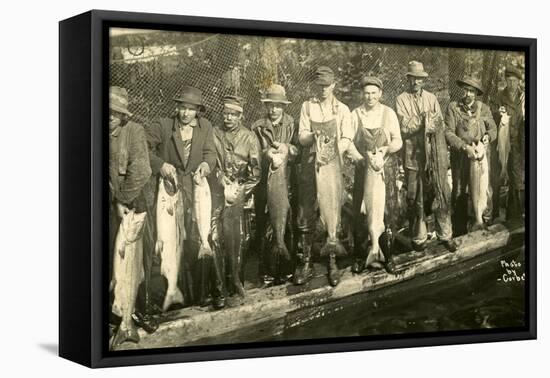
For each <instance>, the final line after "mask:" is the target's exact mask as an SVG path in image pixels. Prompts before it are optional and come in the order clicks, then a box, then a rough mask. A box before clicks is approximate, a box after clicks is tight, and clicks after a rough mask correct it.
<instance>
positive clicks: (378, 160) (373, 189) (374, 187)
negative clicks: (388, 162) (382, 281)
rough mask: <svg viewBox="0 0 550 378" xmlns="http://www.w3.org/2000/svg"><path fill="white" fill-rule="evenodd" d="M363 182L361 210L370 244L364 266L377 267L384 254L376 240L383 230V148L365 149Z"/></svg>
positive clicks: (382, 260) (384, 192) (384, 197)
mask: <svg viewBox="0 0 550 378" xmlns="http://www.w3.org/2000/svg"><path fill="white" fill-rule="evenodd" d="M365 163H366V168H365V169H366V172H365V184H364V188H365V190H364V193H363V203H362V206H361V212H362V213H364V214H366V216H367V231H368V233H369V237H370V240H371V246H370V248H369V251H368V255H367V262H366V264H365V267H368V266H369V265H373V266H375V267H379V266H378V264H379V263H380V262H384V261H385V259H384V255H383V254H382V250H381V249H380V244H379V242H378V240H379V238H380V236H381V235H382V233H383V232H384V229H385V227H384V208H385V206H386V184H385V182H384V153H383V148H378V149H376V150H374V151H367V159H366V162H365Z"/></svg>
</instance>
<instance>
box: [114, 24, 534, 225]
mask: <svg viewBox="0 0 550 378" xmlns="http://www.w3.org/2000/svg"><path fill="white" fill-rule="evenodd" d="M110 58H111V59H110V84H111V85H117V86H121V87H124V88H126V89H127V90H128V94H129V109H130V111H131V112H132V113H133V117H134V118H135V119H136V121H138V122H140V123H141V124H143V125H144V126H145V127H147V125H148V124H149V123H150V122H151V121H152V120H153V119H154V118H156V117H166V116H169V115H171V114H174V111H175V110H174V109H175V104H174V102H173V98H174V97H175V96H176V94H177V93H178V91H179V90H180V89H181V88H182V87H183V86H186V85H191V86H194V87H197V88H199V89H201V90H202V91H203V96H204V102H205V105H206V110H205V113H206V114H205V116H206V117H207V118H208V119H209V120H210V121H211V122H212V123H213V125H214V126H216V125H220V124H221V122H222V119H221V111H222V107H223V106H222V101H221V100H222V98H223V96H224V95H226V94H236V95H239V96H241V97H243V98H244V99H245V107H244V125H245V126H250V125H251V124H252V122H254V121H255V120H257V119H259V118H260V117H262V116H263V115H264V114H265V113H264V112H265V110H264V106H263V104H262V103H261V101H260V99H261V97H262V91H264V90H265V89H267V87H269V85H270V84H272V83H277V84H281V85H283V86H284V87H285V88H286V91H287V97H288V98H289V99H290V100H291V101H292V103H291V104H290V105H288V107H287V110H286V111H287V113H289V114H290V115H291V116H293V117H294V119H295V120H297V119H298V118H299V112H300V107H301V104H302V102H303V101H305V100H307V99H308V98H309V97H311V94H312V91H311V89H312V88H310V82H311V79H312V76H313V73H314V71H315V69H316V68H317V67H318V66H320V65H326V66H329V67H331V68H332V69H333V71H334V72H335V75H336V80H337V85H336V89H335V95H336V97H337V98H338V99H339V100H340V101H342V102H344V103H345V104H347V105H348V106H349V108H350V109H351V110H353V109H354V108H355V107H357V106H359V105H361V103H362V92H361V88H360V85H359V83H360V79H361V77H362V76H363V75H366V74H368V75H375V76H378V77H379V78H380V79H381V80H382V81H383V83H384V91H383V97H382V100H381V101H382V102H383V103H385V104H386V105H389V106H390V107H394V105H395V99H396V97H397V96H398V95H399V94H400V93H402V92H403V91H405V90H406V89H407V86H408V84H407V81H406V76H405V73H406V71H407V67H408V62H409V61H411V60H417V61H420V62H422V63H423V64H424V68H425V70H426V71H427V72H428V73H429V74H430V77H429V78H428V80H427V82H426V86H425V88H426V89H427V90H428V91H430V92H432V93H434V94H435V95H436V96H437V98H438V100H439V103H440V105H441V108H442V110H443V112H444V113H445V111H446V108H447V106H448V105H449V103H450V101H452V100H457V99H458V98H459V96H460V90H459V87H458V86H457V84H456V80H458V79H460V78H461V77H462V76H463V75H469V76H473V77H475V78H477V79H479V80H480V81H481V82H482V85H483V87H484V89H485V91H484V94H483V99H482V100H483V101H484V102H486V103H491V102H492V99H493V98H494V97H495V96H496V94H497V92H498V90H499V89H502V88H503V87H504V85H505V80H504V69H505V67H506V65H508V64H512V65H516V66H518V67H524V56H523V54H522V53H517V52H509V51H495V50H466V49H452V48H437V47H425V46H405V45H394V44H379V43H359V42H340V41H326V40H313V39H293V38H271V37H269V38H268V37H256V36H240V35H226V34H206V33H188V32H171V31H170V32H167V31H151V30H149V31H142V32H140V31H137V30H133V31H132V33H131V34H124V30H122V33H112V34H111V38H110ZM344 181H345V187H346V189H347V191H348V193H350V192H351V190H350V189H351V186H352V184H353V167H352V166H351V164H347V166H345V167H344ZM348 197H349V196H348ZM350 198H351V197H350ZM401 210H403V211H401V212H403V213H404V209H401ZM403 215H404V214H403Z"/></svg>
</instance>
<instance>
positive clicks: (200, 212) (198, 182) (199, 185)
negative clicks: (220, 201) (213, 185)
mask: <svg viewBox="0 0 550 378" xmlns="http://www.w3.org/2000/svg"><path fill="white" fill-rule="evenodd" d="M193 216H194V220H195V222H196V223H197V227H198V229H199V237H200V243H201V245H200V248H199V254H198V258H199V259H201V258H205V257H212V256H213V255H214V254H213V253H212V248H211V247H210V243H209V241H208V237H209V236H210V227H211V225H210V220H211V218H212V196H211V194H210V185H208V180H207V179H206V177H199V176H195V177H194V178H193Z"/></svg>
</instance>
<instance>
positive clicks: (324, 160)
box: [315, 130, 346, 256]
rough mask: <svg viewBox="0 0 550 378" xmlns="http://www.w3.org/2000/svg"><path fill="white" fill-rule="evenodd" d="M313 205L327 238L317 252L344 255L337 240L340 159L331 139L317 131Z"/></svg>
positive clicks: (339, 208) (340, 192) (340, 183)
mask: <svg viewBox="0 0 550 378" xmlns="http://www.w3.org/2000/svg"><path fill="white" fill-rule="evenodd" d="M315 153H316V163H315V166H316V169H315V181H316V184H317V201H318V203H319V212H320V213H321V222H322V223H323V225H324V226H325V229H326V230H327V233H328V238H327V241H326V243H325V245H324V246H323V247H322V248H321V255H322V256H325V255H330V254H336V255H345V254H346V250H345V249H344V246H343V245H342V243H341V242H340V240H338V237H337V232H338V228H339V227H340V217H341V210H342V196H343V191H344V183H343V177H342V159H341V156H340V153H339V151H338V145H337V143H336V139H335V138H334V137H329V136H327V135H326V134H325V133H324V132H323V131H320V130H317V131H316V136H315Z"/></svg>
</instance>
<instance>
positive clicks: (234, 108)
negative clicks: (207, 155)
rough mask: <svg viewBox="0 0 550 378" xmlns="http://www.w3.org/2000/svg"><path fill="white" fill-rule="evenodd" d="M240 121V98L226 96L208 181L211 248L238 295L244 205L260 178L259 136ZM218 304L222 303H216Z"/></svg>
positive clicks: (241, 293) (241, 283)
mask: <svg viewBox="0 0 550 378" xmlns="http://www.w3.org/2000/svg"><path fill="white" fill-rule="evenodd" d="M242 120H243V100H242V98H240V97H238V96H225V97H224V98H223V124H222V125H221V126H220V127H216V128H214V143H215V146H216V156H217V167H216V171H215V175H214V177H212V178H211V180H210V181H211V192H212V244H213V248H214V249H215V250H216V252H218V251H219V255H220V257H219V258H220V259H221V260H223V263H221V262H220V267H222V273H221V274H222V276H223V277H224V278H225V283H227V291H228V293H229V294H230V295H232V294H237V295H239V296H240V297H244V296H245V291H244V279H243V266H244V263H243V241H244V204H245V202H246V200H247V199H248V198H250V195H251V194H252V191H253V190H254V188H255V187H256V185H258V183H259V182H260V177H261V166H260V154H261V152H260V145H259V142H258V138H257V137H256V135H255V134H254V132H252V131H251V130H249V129H248V128H246V127H245V126H244V125H243V124H242ZM222 246H223V251H222ZM222 253H223V255H222ZM224 264H225V265H224ZM223 270H225V273H224V272H223ZM223 289H224V290H225V288H223ZM218 307H223V306H221V303H219V304H218Z"/></svg>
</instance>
